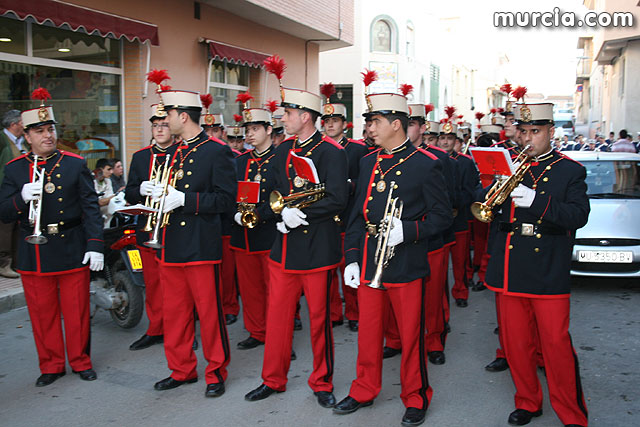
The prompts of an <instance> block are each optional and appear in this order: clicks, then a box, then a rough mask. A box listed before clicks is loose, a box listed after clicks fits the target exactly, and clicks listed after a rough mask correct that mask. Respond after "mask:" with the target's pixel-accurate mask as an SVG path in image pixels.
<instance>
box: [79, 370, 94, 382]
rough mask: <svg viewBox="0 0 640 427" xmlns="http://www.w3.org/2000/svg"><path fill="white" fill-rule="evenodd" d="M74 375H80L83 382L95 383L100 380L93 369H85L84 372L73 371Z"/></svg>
mask: <svg viewBox="0 0 640 427" xmlns="http://www.w3.org/2000/svg"><path fill="white" fill-rule="evenodd" d="M73 373H74V374H78V375H79V376H80V379H81V380H82V381H95V380H97V379H98V374H96V371H94V370H93V369H85V370H84V371H73Z"/></svg>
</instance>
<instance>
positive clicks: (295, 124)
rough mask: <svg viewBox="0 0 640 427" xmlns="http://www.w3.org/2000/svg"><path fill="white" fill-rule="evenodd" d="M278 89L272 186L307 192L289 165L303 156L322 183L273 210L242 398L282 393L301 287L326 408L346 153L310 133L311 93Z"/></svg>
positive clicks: (331, 401) (277, 64) (274, 61)
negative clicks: (259, 330)
mask: <svg viewBox="0 0 640 427" xmlns="http://www.w3.org/2000/svg"><path fill="white" fill-rule="evenodd" d="M265 65H266V67H267V70H268V71H270V72H272V73H274V74H276V77H277V78H278V80H281V78H282V74H283V72H284V68H285V64H284V62H283V61H282V60H280V58H279V57H277V56H274V57H270V58H268V59H267V60H266V61H265ZM280 92H281V96H282V103H281V106H283V107H284V108H285V113H284V116H283V118H282V120H283V123H284V126H285V129H286V131H287V133H288V134H290V135H295V136H294V137H293V138H290V139H287V140H285V141H284V142H283V143H282V144H280V146H279V147H278V149H277V150H276V155H275V157H274V159H273V163H274V164H273V173H274V176H275V184H276V189H277V190H278V191H279V192H280V193H281V194H283V195H286V194H290V193H293V192H299V191H301V190H305V189H307V190H309V189H312V187H311V186H310V182H309V179H305V178H302V177H301V176H300V175H299V174H298V173H297V170H296V168H294V161H297V162H298V161H304V162H305V164H307V161H305V158H306V159H310V161H311V162H312V163H313V165H314V167H315V168H316V171H317V178H318V180H319V182H320V183H322V184H323V185H324V197H323V198H321V199H320V200H319V201H317V202H315V203H313V204H311V205H309V206H307V207H305V208H304V209H298V208H296V207H284V209H282V211H281V218H282V221H280V222H278V223H277V229H278V231H279V233H278V236H277V237H276V240H275V242H274V245H273V248H272V249H271V254H270V263H269V298H268V309H267V335H266V342H265V350H264V362H263V365H262V379H263V383H262V384H261V385H260V386H259V387H257V388H256V389H254V390H252V391H250V392H249V393H247V395H246V396H245V399H246V400H249V401H256V400H262V399H265V398H267V397H268V396H270V395H271V394H273V393H277V392H283V391H285V389H286V385H287V371H288V370H289V365H290V359H291V357H290V354H291V343H292V337H293V319H294V314H295V310H296V303H297V302H298V300H299V299H300V295H301V292H302V291H303V290H304V295H305V299H306V301H307V305H308V307H309V320H310V330H311V346H312V350H313V371H312V372H311V375H310V377H309V380H308V384H309V386H310V387H311V389H312V390H313V391H314V394H315V395H316V397H317V400H318V404H319V405H320V406H323V407H327V408H329V407H333V406H334V405H335V397H334V395H333V382H332V376H333V334H332V328H331V319H330V304H329V301H330V289H331V282H332V276H333V274H334V272H335V269H336V267H337V266H338V264H339V263H340V258H341V257H342V254H341V250H340V249H341V248H340V229H339V227H338V224H337V223H336V222H335V221H334V217H335V216H336V215H339V214H340V213H341V212H342V211H343V210H344V208H345V206H346V204H347V200H348V195H349V193H348V191H349V190H348V186H347V176H348V175H347V156H346V153H345V150H344V148H342V146H340V145H339V144H337V143H336V142H334V141H332V140H331V139H328V138H325V137H323V136H322V135H321V134H320V132H318V131H317V130H316V128H315V123H316V121H317V119H318V117H319V116H320V112H321V111H322V108H321V104H322V101H321V99H320V97H319V96H317V95H315V94H312V93H310V92H306V91H303V90H298V89H289V88H283V87H282V86H281V91H280ZM294 155H295V156H299V157H301V159H299V158H294ZM313 178H314V180H315V177H313Z"/></svg>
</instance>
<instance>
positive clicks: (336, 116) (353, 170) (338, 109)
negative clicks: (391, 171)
mask: <svg viewBox="0 0 640 427" xmlns="http://www.w3.org/2000/svg"><path fill="white" fill-rule="evenodd" d="M335 91H336V90H335V87H334V85H333V84H331V83H325V84H324V85H322V87H321V88H320V92H321V93H322V94H323V95H324V96H325V98H326V99H327V102H326V104H324V106H323V107H322V116H321V117H320V118H321V119H322V121H323V123H324V130H325V133H326V135H327V136H328V137H329V138H331V139H333V140H334V141H336V142H338V144H340V145H341V146H342V147H344V149H345V150H346V153H347V159H348V161H349V201H348V202H347V207H346V208H345V210H344V212H342V214H340V229H341V235H342V246H343V248H344V233H345V231H346V228H347V221H348V220H349V215H350V213H351V210H352V209H353V203H354V193H355V189H356V184H357V182H358V173H359V165H360V159H361V158H362V157H364V156H365V155H367V154H368V153H369V149H368V148H367V146H366V145H365V144H364V143H362V142H360V141H356V140H354V139H350V138H347V137H346V136H345V135H344V132H345V130H346V129H347V107H346V106H344V105H343V104H332V103H331V102H330V100H329V98H330V97H331V95H333V94H334V93H335ZM344 267H345V265H344V260H343V261H342V262H341V263H340V267H339V268H338V274H339V275H340V278H342V276H343V275H344ZM335 284H336V286H332V292H331V321H332V324H333V325H336V324H342V299H341V298H340V293H339V291H338V286H337V281H336V283H335ZM342 294H343V295H344V316H345V317H346V318H347V324H348V327H349V329H350V330H352V331H354V332H355V331H357V330H358V292H357V291H356V290H355V289H353V288H351V287H349V286H345V285H344V281H342Z"/></svg>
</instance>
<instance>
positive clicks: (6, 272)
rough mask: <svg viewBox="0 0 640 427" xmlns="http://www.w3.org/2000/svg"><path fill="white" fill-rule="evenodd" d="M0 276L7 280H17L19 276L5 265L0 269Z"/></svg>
mask: <svg viewBox="0 0 640 427" xmlns="http://www.w3.org/2000/svg"><path fill="white" fill-rule="evenodd" d="M0 276H2V277H8V278H9V279H17V278H18V277H20V274H18V273H16V272H15V271H13V269H12V268H11V267H10V266H8V265H7V266H5V267H1V268H0Z"/></svg>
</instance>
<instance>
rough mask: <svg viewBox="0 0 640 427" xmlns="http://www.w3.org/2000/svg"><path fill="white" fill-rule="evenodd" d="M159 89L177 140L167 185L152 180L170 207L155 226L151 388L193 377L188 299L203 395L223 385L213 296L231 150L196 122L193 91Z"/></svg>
mask: <svg viewBox="0 0 640 427" xmlns="http://www.w3.org/2000/svg"><path fill="white" fill-rule="evenodd" d="M160 96H161V98H162V102H163V104H164V106H165V110H166V112H167V120H168V122H169V130H170V131H171V133H172V134H174V135H177V136H178V137H180V138H181V142H180V144H179V145H177V146H176V149H175V153H174V154H173V156H172V160H171V163H170V164H171V166H172V175H171V178H170V181H171V183H172V184H174V185H168V184H166V183H165V185H162V184H159V186H161V187H162V189H161V193H162V194H163V195H162V197H164V200H163V201H162V200H161V203H160V204H162V205H164V206H163V212H164V213H171V217H170V221H169V223H168V224H167V225H166V227H164V228H163V229H162V230H161V233H160V237H159V240H160V244H161V246H162V247H161V248H159V250H158V253H157V256H158V258H159V264H160V281H161V288H162V293H163V312H164V313H163V314H164V317H163V324H164V325H163V326H164V348H165V354H166V356H167V362H168V365H169V369H171V370H172V373H171V376H169V377H168V378H165V379H163V380H161V381H158V382H157V383H156V384H155V386H154V387H155V389H156V390H168V389H172V388H175V387H179V386H181V385H182V384H185V383H194V382H196V381H197V380H198V374H197V371H196V365H197V359H196V355H195V353H194V351H193V348H192V343H193V340H194V334H195V327H194V316H193V309H194V305H195V308H196V310H197V312H198V315H199V318H200V335H201V339H202V350H203V352H204V357H205V359H206V360H207V362H208V364H207V368H206V370H205V380H206V383H207V388H206V392H205V396H206V397H218V396H221V395H222V394H223V393H224V391H225V387H224V381H225V379H226V377H227V369H226V367H227V365H228V364H229V357H230V354H229V339H228V335H227V329H226V326H225V318H224V313H223V311H222V301H221V286H220V261H221V257H222V238H221V234H222V228H221V227H222V226H221V219H220V216H221V214H223V213H225V212H229V211H230V210H232V209H233V205H234V200H235V194H236V185H237V184H236V179H235V165H234V161H233V154H232V153H231V150H230V149H229V147H227V146H226V145H225V144H224V143H222V142H220V141H218V140H215V139H210V138H209V137H208V136H207V134H206V133H205V132H204V131H203V130H202V128H201V127H200V125H199V121H200V113H201V110H202V104H201V100H200V96H199V94H198V93H196V92H187V91H178V90H169V91H163V92H161V93H160ZM165 186H166V187H167V189H168V192H167V193H164V188H165ZM155 193H157V190H156V189H154V194H155ZM158 220H159V221H160V220H161V217H159V218H158ZM211 278H213V282H214V286H213V289H212V284H211Z"/></svg>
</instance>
